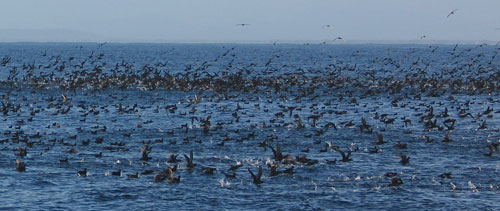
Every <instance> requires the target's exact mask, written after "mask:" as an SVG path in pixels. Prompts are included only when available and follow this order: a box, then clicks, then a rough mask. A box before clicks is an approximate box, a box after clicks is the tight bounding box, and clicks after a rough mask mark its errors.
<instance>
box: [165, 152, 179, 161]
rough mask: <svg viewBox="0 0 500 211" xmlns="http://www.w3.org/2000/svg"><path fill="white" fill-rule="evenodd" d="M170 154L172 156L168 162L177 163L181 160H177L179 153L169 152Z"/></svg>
mask: <svg viewBox="0 0 500 211" xmlns="http://www.w3.org/2000/svg"><path fill="white" fill-rule="evenodd" d="M168 156H170V158H169V159H168V161H167V162H168V163H177V162H179V160H177V155H175V154H174V153H169V154H168Z"/></svg>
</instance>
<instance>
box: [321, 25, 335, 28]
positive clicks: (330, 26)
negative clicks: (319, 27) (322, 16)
mask: <svg viewBox="0 0 500 211" xmlns="http://www.w3.org/2000/svg"><path fill="white" fill-rule="evenodd" d="M323 27H326V28H333V26H332V25H330V24H326V25H323Z"/></svg>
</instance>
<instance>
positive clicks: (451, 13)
mask: <svg viewBox="0 0 500 211" xmlns="http://www.w3.org/2000/svg"><path fill="white" fill-rule="evenodd" d="M456 11H458V9H454V10H453V11H451V12H450V13H449V14H448V15H447V16H446V18H449V17H450V15H453V14H455V12H456Z"/></svg>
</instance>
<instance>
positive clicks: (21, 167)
mask: <svg viewBox="0 0 500 211" xmlns="http://www.w3.org/2000/svg"><path fill="white" fill-rule="evenodd" d="M16 164H17V167H16V170H17V171H19V172H23V171H26V165H24V162H22V161H21V160H16Z"/></svg>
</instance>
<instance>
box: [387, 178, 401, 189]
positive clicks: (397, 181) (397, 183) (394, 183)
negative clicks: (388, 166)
mask: <svg viewBox="0 0 500 211" xmlns="http://www.w3.org/2000/svg"><path fill="white" fill-rule="evenodd" d="M402 184H403V180H402V179H401V178H399V177H393V178H392V181H391V184H389V187H396V186H400V185H402Z"/></svg>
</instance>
